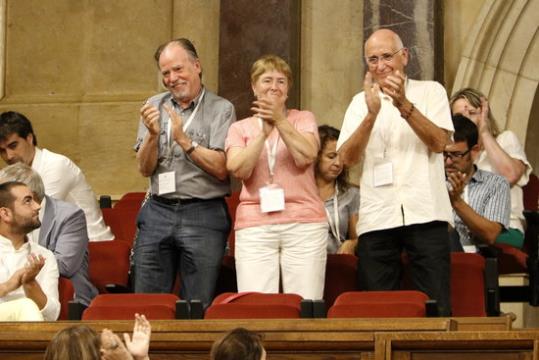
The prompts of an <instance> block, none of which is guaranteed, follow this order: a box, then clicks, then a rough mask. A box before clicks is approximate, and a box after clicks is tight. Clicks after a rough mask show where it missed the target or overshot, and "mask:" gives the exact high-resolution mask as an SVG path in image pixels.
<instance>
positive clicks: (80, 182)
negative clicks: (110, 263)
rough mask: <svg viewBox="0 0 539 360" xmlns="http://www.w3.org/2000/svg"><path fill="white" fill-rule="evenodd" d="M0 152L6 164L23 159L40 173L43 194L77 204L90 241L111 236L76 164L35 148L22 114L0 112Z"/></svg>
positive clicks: (33, 136)
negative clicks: (84, 218) (84, 220)
mask: <svg viewBox="0 0 539 360" xmlns="http://www.w3.org/2000/svg"><path fill="white" fill-rule="evenodd" d="M0 156H1V157H2V159H3V160H4V161H5V162H6V163H7V164H9V165H11V164H14V163H17V162H23V163H25V164H26V165H28V166H31V167H32V169H34V170H35V171H37V173H38V174H39V175H40V176H41V179H42V180H43V183H44V184H45V194H47V195H48V196H50V197H53V198H55V199H58V200H64V201H67V202H70V203H73V204H75V205H77V206H78V207H80V208H81V209H82V210H83V211H84V215H85V216H86V225H87V227H88V237H89V239H90V241H102V240H112V239H114V235H113V234H112V232H111V230H110V228H109V227H108V226H107V225H106V224H105V222H104V220H103V214H102V213H101V209H100V208H99V205H98V203H97V199H96V196H95V194H94V192H93V190H92V188H91V187H90V185H89V184H88V182H87V181H86V178H85V177H84V174H83V173H82V171H81V170H80V168H79V167H78V166H77V165H76V164H75V163H74V162H73V161H71V160H70V159H69V158H67V157H66V156H64V155H61V154H57V153H54V152H52V151H49V150H47V149H40V148H38V147H37V138H36V135H35V134H34V130H33V128H32V124H31V123H30V121H29V120H28V119H27V118H26V117H25V116H24V115H23V114H20V113H17V112H14V111H7V112H4V113H2V114H1V115H0Z"/></svg>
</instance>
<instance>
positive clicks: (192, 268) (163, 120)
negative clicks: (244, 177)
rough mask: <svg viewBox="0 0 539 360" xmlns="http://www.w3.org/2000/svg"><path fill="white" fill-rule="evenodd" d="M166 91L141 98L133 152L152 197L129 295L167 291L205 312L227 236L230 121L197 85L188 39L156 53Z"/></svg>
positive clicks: (223, 106) (226, 107)
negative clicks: (198, 302)
mask: <svg viewBox="0 0 539 360" xmlns="http://www.w3.org/2000/svg"><path fill="white" fill-rule="evenodd" d="M154 57H155V60H156V61H157V66H158V68H159V72H160V73H161V77H162V81H163V85H164V86H165V87H166V88H167V90H168V91H166V92H164V93H161V94H158V95H155V96H153V97H151V98H150V99H148V100H147V101H146V103H145V104H144V105H143V106H142V108H141V110H140V114H141V119H140V125H139V131H138V135H137V141H136V145H135V150H136V151H137V160H138V167H139V171H140V173H141V174H142V175H143V176H146V177H149V178H150V184H151V197H150V198H149V199H148V201H146V203H145V205H144V206H143V207H142V209H141V210H140V213H139V216H138V226H139V234H138V238H137V241H136V245H135V246H134V250H135V251H134V252H135V254H134V264H135V267H134V269H135V276H134V277H135V292H159V293H161V292H171V291H172V289H173V286H174V281H175V279H176V274H177V273H178V272H179V273H180V279H181V290H180V292H181V293H180V296H181V297H182V298H183V299H186V300H192V299H198V300H201V301H202V303H203V305H204V306H205V307H207V306H208V305H209V303H210V302H211V299H212V297H213V292H214V289H215V285H216V282H217V276H218V274H219V269H220V265H221V260H222V257H223V254H224V250H225V245H226V239H227V236H228V232H229V230H230V218H229V215H228V210H227V206H226V203H225V201H224V196H225V195H227V194H229V193H230V185H229V179H228V174H227V170H226V166H225V153H224V145H225V137H226V135H227V131H228V128H229V126H230V124H231V123H232V122H233V121H234V120H235V119H236V115H235V112H234V107H233V106H232V104H231V103H230V102H229V101H227V100H225V99H223V98H221V97H219V96H217V95H215V94H214V93H212V92H210V91H209V90H208V89H207V88H205V87H204V86H203V85H202V65H201V63H200V60H199V58H198V54H197V52H196V49H195V47H194V45H193V44H192V43H191V41H189V40H187V39H184V38H181V39H175V40H171V41H169V42H167V43H165V44H163V45H161V46H159V48H158V49H157V51H156V53H155V55H154Z"/></svg>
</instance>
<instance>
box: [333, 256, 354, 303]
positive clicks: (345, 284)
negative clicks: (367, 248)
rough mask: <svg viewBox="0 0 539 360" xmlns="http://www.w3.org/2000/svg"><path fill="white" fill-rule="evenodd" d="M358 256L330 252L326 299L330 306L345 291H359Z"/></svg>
mask: <svg viewBox="0 0 539 360" xmlns="http://www.w3.org/2000/svg"><path fill="white" fill-rule="evenodd" d="M357 290H359V289H358V283H357V257H356V256H354V255H347V254H329V255H328V257H327V262H326V281H325V286H324V300H325V301H326V306H327V307H328V308H329V307H330V306H331V305H333V303H334V301H335V299H336V298H337V297H338V296H339V295H341V294H342V293H344V292H347V291H357Z"/></svg>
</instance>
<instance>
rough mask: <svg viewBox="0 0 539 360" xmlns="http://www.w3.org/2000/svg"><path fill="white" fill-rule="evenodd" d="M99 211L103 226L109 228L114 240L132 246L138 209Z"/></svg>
mask: <svg viewBox="0 0 539 360" xmlns="http://www.w3.org/2000/svg"><path fill="white" fill-rule="evenodd" d="M101 211H102V212H103V220H105V224H107V225H108V226H110V228H111V230H112V232H113V234H114V236H115V239H117V240H122V241H125V242H127V243H128V244H129V245H132V244H133V239H134V238H135V234H136V231H137V224H136V222H137V216H138V213H139V211H140V209H139V208H130V207H120V208H117V207H113V208H103V209H101Z"/></svg>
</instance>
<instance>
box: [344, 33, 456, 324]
mask: <svg viewBox="0 0 539 360" xmlns="http://www.w3.org/2000/svg"><path fill="white" fill-rule="evenodd" d="M365 61H366V64H367V67H368V72H367V74H366V75H365V81H364V91H363V92H361V93H359V94H357V95H356V96H355V97H354V98H353V100H352V102H351V104H350V106H349V107H348V110H347V111H346V115H345V118H344V122H343V125H342V129H341V135H340V137H339V141H338V145H337V146H338V151H339V153H340V154H341V156H342V158H343V161H344V163H345V165H346V166H350V165H353V164H354V163H357V162H358V161H359V160H360V159H361V158H362V160H363V165H362V166H363V167H362V174H361V179H360V183H361V185H360V198H361V201H360V205H359V221H358V224H357V233H358V236H359V245H358V247H357V250H356V253H357V255H358V257H359V263H358V281H359V286H360V288H361V289H365V290H392V289H398V288H399V287H400V278H401V271H402V270H401V252H402V251H403V250H405V251H406V253H407V255H408V258H409V259H410V263H411V266H412V271H411V275H412V282H413V284H414V286H415V288H417V289H418V290H421V291H423V292H424V293H426V294H427V295H429V297H430V298H431V299H435V300H437V302H438V310H439V313H440V315H449V314H450V312H451V307H450V301H449V298H450V296H449V294H450V292H449V280H450V277H449V273H450V256H449V238H448V233H447V224H448V223H451V222H452V214H451V205H450V202H449V197H448V194H447V190H446V187H445V174H444V162H443V156H442V151H443V150H444V148H445V146H446V145H447V144H448V143H449V142H450V138H451V137H450V136H451V133H452V131H453V125H452V123H451V114H450V110H449V104H448V100H447V94H446V92H445V89H444V88H443V87H442V86H441V85H440V84H438V83H436V82H433V81H416V80H411V79H408V78H407V77H406V75H405V71H404V69H405V67H406V65H407V63H408V49H407V48H405V47H404V46H403V44H402V40H401V39H400V38H399V36H398V35H397V34H396V33H394V32H393V31H391V30H388V29H381V30H378V31H375V32H374V33H373V34H372V35H371V36H370V37H369V39H368V40H367V41H366V43H365Z"/></svg>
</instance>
